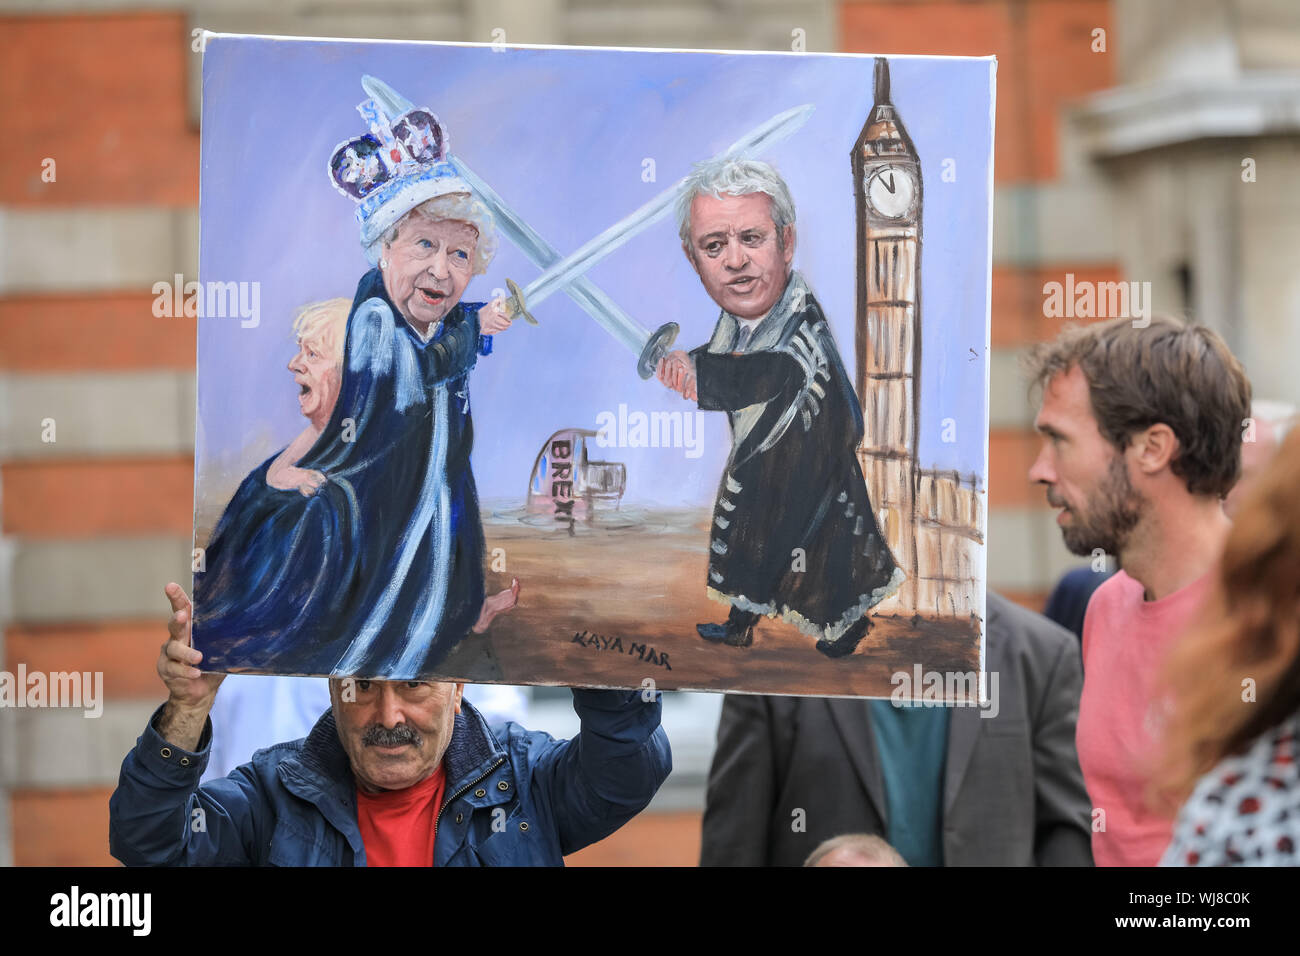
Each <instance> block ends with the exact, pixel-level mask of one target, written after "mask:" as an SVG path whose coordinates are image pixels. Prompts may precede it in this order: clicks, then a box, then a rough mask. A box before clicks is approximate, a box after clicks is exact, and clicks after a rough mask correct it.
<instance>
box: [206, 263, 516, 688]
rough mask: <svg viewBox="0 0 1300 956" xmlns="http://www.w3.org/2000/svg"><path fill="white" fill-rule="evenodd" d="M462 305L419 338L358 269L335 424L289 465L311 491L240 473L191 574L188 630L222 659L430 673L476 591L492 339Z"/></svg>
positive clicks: (278, 666)
mask: <svg viewBox="0 0 1300 956" xmlns="http://www.w3.org/2000/svg"><path fill="white" fill-rule="evenodd" d="M479 308H481V304H471V303H459V304H457V305H456V307H455V308H453V309H452V311H451V312H450V313H448V315H447V316H446V317H445V318H444V319H443V321H442V323H441V325H440V327H439V328H438V331H437V333H436V334H435V335H434V337H433V338H431V339H430V340H429V341H428V342H427V343H426V342H424V341H422V340H421V339H420V337H419V336H418V335H416V333H415V332H414V330H413V329H412V328H411V327H410V326H409V325H408V324H407V322H406V320H405V319H403V318H402V316H401V314H400V313H399V312H398V311H397V309H396V308H395V307H394V305H393V303H392V301H391V300H390V299H389V298H388V294H387V292H386V291H385V289H384V285H383V278H382V276H381V275H380V273H379V270H378V269H375V270H372V271H371V272H369V273H367V274H366V275H365V276H363V277H362V279H361V282H360V284H359V285H358V287H357V294H356V297H355V298H354V300H353V303H352V311H351V314H350V315H349V317H348V327H347V338H346V343H345V347H344V358H343V370H342V383H341V388H340V391H339V397H338V401H337V403H336V404H335V406H334V412H333V415H332V416H331V417H330V421H329V424H328V425H327V426H326V427H325V430H324V431H323V432H322V433H321V436H320V438H319V439H318V440H317V442H316V444H315V445H314V446H312V448H311V449H310V450H309V451H308V452H307V454H306V455H305V456H303V458H301V459H300V460H299V461H298V462H297V463H296V464H297V466H298V467H300V468H304V469H312V470H315V471H319V472H321V473H322V474H324V475H325V477H326V479H327V480H326V482H325V484H324V485H322V486H321V488H320V489H319V490H318V491H317V492H316V493H315V494H314V495H312V496H310V497H305V496H303V495H302V494H301V493H300V492H298V491H297V490H293V489H291V490H288V491H281V490H279V489H276V488H272V487H270V486H269V485H267V483H266V474H267V470H268V469H269V467H270V465H271V463H272V462H273V461H274V460H275V458H276V457H278V454H279V453H277V454H276V455H274V456H272V457H271V458H269V459H267V460H266V461H265V462H263V463H262V464H261V465H260V466H258V468H256V469H255V470H254V471H253V472H252V473H250V474H249V475H248V477H247V478H245V479H244V481H243V483H242V484H241V485H240V486H239V489H238V491H236V493H235V495H234V497H233V498H232V499H231V501H230V503H229V504H228V505H227V506H226V510H225V512H224V513H223V515H222V517H221V520H220V522H219V523H218V524H217V527H216V529H215V530H214V531H213V533H212V536H211V539H210V541H209V544H208V547H207V549H206V552H205V554H204V565H205V570H203V571H201V572H196V573H195V575H194V595H195V619H194V642H195V646H196V647H197V648H198V649H199V650H201V651H202V652H203V654H204V657H205V663H204V665H203V666H204V667H205V668H210V669H213V670H262V671H271V672H275V673H281V674H315V675H324V674H335V675H354V676H357V677H368V678H387V679H400V680H404V679H411V678H416V677H427V676H430V675H431V674H433V673H434V672H435V670H436V668H437V667H438V665H439V664H441V662H442V661H443V659H444V658H445V657H446V656H447V654H448V653H449V652H450V650H451V649H452V648H453V647H454V646H455V645H456V643H457V642H458V641H460V640H461V638H463V637H464V636H465V635H466V634H467V633H468V632H469V630H470V628H471V626H472V625H473V624H474V622H475V621H476V620H477V618H478V614H479V611H480V609H481V606H482V604H483V552H484V544H483V528H482V524H481V522H480V520H479V510H478V496H477V493H476V491H475V487H474V476H473V474H472V473H471V472H470V466H469V456H470V449H471V447H472V445H473V438H474V431H473V423H472V421H471V418H470V408H469V385H468V379H469V372H470V370H471V369H472V368H473V367H474V364H475V362H476V361H477V358H478V355H479V354H480V353H481V354H487V353H488V352H489V351H490V344H491V339H490V338H487V337H485V336H480V334H479V321H478V310H479Z"/></svg>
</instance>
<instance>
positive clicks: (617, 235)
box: [524, 104, 813, 309]
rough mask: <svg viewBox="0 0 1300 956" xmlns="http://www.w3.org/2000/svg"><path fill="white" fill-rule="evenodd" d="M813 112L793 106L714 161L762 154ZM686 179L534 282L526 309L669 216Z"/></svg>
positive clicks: (810, 108)
mask: <svg viewBox="0 0 1300 956" xmlns="http://www.w3.org/2000/svg"><path fill="white" fill-rule="evenodd" d="M812 112H813V106H812V104H805V105H804V106H796V107H795V108H794V109H789V110H786V111H785V112H784V113H779V114H777V115H776V116H773V117H772V118H771V119H770V120H768V121H767V122H766V123H764V124H762V125H761V126H758V127H756V128H754V129H752V130H750V131H749V132H748V133H746V134H745V135H744V136H742V137H741V138H740V139H738V140H736V142H734V143H732V144H731V146H729V147H728V148H727V149H725V150H724V151H723V152H721V153H719V154H718V155H717V156H715V157H714V159H715V160H719V159H741V158H746V157H749V156H754V155H757V154H759V153H762V152H764V151H765V150H766V149H767V148H768V147H770V146H772V145H774V144H775V143H779V142H781V141H782V140H784V139H786V138H787V137H789V136H790V135H792V134H793V133H794V132H795V130H797V129H798V128H799V127H801V126H803V124H804V123H806V122H808V117H809V116H811V115H812ZM686 179H687V177H685V176H683V177H682V178H681V179H680V180H678V181H677V183H676V184H675V185H673V186H672V187H670V188H668V189H665V190H664V191H663V192H661V193H660V194H659V195H658V196H656V197H655V198H654V199H651V200H650V201H649V202H648V203H646V204H645V205H643V206H642V207H641V208H640V209H637V210H636V211H635V212H633V213H631V214H630V215H627V216H625V217H624V218H622V219H620V220H619V221H618V222H616V223H614V225H612V226H610V227H609V228H608V229H606V230H605V231H604V232H602V233H600V234H599V235H598V236H595V237H594V238H592V239H590V240H588V241H587V242H585V243H584V244H583V245H582V246H580V247H579V248H577V249H576V250H574V251H573V252H572V253H570V254H569V255H568V256H566V257H565V258H564V259H562V260H560V261H559V262H557V263H555V264H554V265H553V266H552V267H551V268H549V269H547V270H546V271H545V272H544V273H542V275H540V276H538V277H537V278H536V279H535V280H533V282H531V283H530V284H529V285H528V286H527V287H526V288H525V289H524V299H525V301H526V302H527V303H528V307H529V308H530V309H531V308H533V307H534V306H536V305H538V304H539V303H541V302H542V301H543V300H544V299H546V298H547V297H548V296H550V295H551V294H552V293H554V292H557V291H558V290H560V289H562V288H564V287H565V286H567V285H568V284H569V283H570V282H572V281H573V280H574V279H575V278H576V277H578V276H580V275H582V274H583V273H585V272H586V271H587V270H589V269H590V268H591V267H592V266H594V265H595V264H596V263H598V262H600V261H601V260H602V259H604V258H605V257H606V256H608V255H609V254H610V253H611V252H613V251H614V250H615V249H617V248H619V247H620V246H622V245H623V244H624V243H626V242H627V241H628V240H629V239H631V238H632V237H633V236H636V235H637V234H639V233H640V232H642V231H643V230H644V229H647V228H648V227H650V226H652V225H654V224H655V223H656V222H658V221H659V220H660V219H662V218H664V216H666V215H668V213H669V211H671V209H672V206H673V203H675V202H676V201H677V197H678V196H680V195H681V194H682V191H683V190H684V189H685V188H686Z"/></svg>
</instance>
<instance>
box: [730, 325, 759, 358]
mask: <svg viewBox="0 0 1300 956" xmlns="http://www.w3.org/2000/svg"><path fill="white" fill-rule="evenodd" d="M753 334H754V329H753V327H752V326H748V325H742V326H741V327H740V337H739V338H737V339H736V347H735V348H734V349H732V351H733V352H743V351H745V347H746V346H747V345H749V340H750V338H751V337H752V336H753Z"/></svg>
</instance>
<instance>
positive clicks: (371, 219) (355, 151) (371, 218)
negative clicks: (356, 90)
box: [328, 76, 470, 253]
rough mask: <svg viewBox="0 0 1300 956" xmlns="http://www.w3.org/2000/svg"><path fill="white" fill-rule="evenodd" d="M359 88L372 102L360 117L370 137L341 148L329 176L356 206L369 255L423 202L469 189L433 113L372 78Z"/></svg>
mask: <svg viewBox="0 0 1300 956" xmlns="http://www.w3.org/2000/svg"><path fill="white" fill-rule="evenodd" d="M361 86H362V88H363V89H364V90H365V91H366V93H367V95H368V97H369V98H368V99H366V100H365V101H363V102H362V103H361V104H360V105H358V106H357V112H358V113H360V114H361V117H362V119H363V120H365V122H366V124H367V126H368V127H369V132H366V133H362V134H361V135H360V136H355V137H353V138H352V139H348V140H344V141H343V142H342V143H339V145H338V146H336V147H335V148H334V152H333V154H332V155H331V156H330V162H329V170H328V172H329V177H330V182H331V183H332V184H333V185H334V188H335V189H337V190H338V191H339V192H341V193H342V194H343V195H345V196H347V197H348V198H349V199H351V200H352V201H354V202H355V203H357V208H356V217H357V223H358V224H359V225H360V227H361V245H362V246H363V247H365V248H366V250H367V252H368V253H369V252H370V250H371V247H372V246H374V244H375V243H376V242H377V241H378V240H379V238H380V237H381V236H382V235H383V234H384V231H385V230H387V229H388V228H389V227H390V226H392V225H393V223H395V222H397V220H399V219H401V218H402V216H404V215H405V214H406V213H407V212H409V211H410V210H411V209H413V208H415V207H416V206H418V205H419V204H420V203H422V202H425V201H426V200H429V199H433V198H435V197H437V196H445V195H448V194H451V193H469V192H470V188H469V184H468V183H466V182H465V181H464V180H463V179H461V177H460V174H459V173H458V172H457V170H456V167H455V166H453V165H452V164H451V163H450V162H448V161H447V131H446V129H445V128H444V127H443V125H442V124H441V123H440V122H438V117H437V116H435V115H434V113H433V111H431V110H429V109H428V108H426V107H418V106H415V105H414V104H413V103H411V101H410V100H408V99H406V98H405V97H404V96H402V95H401V94H400V93H398V92H397V91H396V90H394V89H393V88H392V87H391V86H389V85H388V84H387V83H385V82H384V81H383V80H380V79H376V78H375V77H373V76H363V77H362V78H361Z"/></svg>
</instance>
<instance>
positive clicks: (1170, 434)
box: [1129, 422, 1178, 475]
mask: <svg viewBox="0 0 1300 956" xmlns="http://www.w3.org/2000/svg"><path fill="white" fill-rule="evenodd" d="M1129 448H1130V449H1131V453H1132V457H1133V463H1134V465H1135V466H1136V467H1137V470H1138V472H1139V473H1141V474H1143V475H1156V474H1159V473H1160V472H1161V471H1163V470H1164V469H1166V468H1168V467H1169V466H1170V465H1171V464H1172V463H1173V460H1174V459H1175V458H1177V457H1178V436H1177V435H1175V434H1174V430H1173V429H1172V428H1170V427H1169V426H1168V425H1166V424H1165V423H1164V422H1157V423H1156V424H1154V425H1152V426H1151V427H1150V428H1147V429H1146V430H1144V431H1140V432H1138V433H1137V434H1136V435H1134V436H1133V438H1132V440H1131V441H1130V443H1129Z"/></svg>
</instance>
